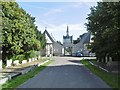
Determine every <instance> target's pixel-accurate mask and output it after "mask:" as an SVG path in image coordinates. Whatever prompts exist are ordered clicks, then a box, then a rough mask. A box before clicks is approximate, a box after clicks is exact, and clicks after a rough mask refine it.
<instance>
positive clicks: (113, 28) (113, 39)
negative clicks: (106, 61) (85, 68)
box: [86, 2, 120, 61]
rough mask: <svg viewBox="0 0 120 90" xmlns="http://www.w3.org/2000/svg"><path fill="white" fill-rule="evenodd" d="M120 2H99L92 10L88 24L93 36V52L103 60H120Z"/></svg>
mask: <svg viewBox="0 0 120 90" xmlns="http://www.w3.org/2000/svg"><path fill="white" fill-rule="evenodd" d="M119 8H120V2H99V3H98V5H97V6H96V7H92V8H91V13H90V14H89V15H88V18H87V19H88V23H87V24H86V26H87V29H88V31H90V32H91V33H92V34H93V36H94V37H93V40H94V42H93V43H92V46H91V48H92V51H93V52H95V53H96V56H97V57H98V58H99V60H101V59H102V58H104V57H106V56H107V57H112V59H113V60H116V61H118V60H120V24H119V21H120V12H119Z"/></svg>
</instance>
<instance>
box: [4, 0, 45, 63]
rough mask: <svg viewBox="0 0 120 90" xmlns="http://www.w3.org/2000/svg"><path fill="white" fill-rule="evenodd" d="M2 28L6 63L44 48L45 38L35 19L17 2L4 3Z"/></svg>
mask: <svg viewBox="0 0 120 90" xmlns="http://www.w3.org/2000/svg"><path fill="white" fill-rule="evenodd" d="M2 27H3V29H2V35H3V37H2V50H3V61H4V62H5V59H6V58H11V57H13V56H14V55H19V54H23V53H24V52H28V51H31V50H40V49H41V48H44V45H45V38H44V36H43V35H42V34H41V32H39V31H38V29H37V27H36V25H35V18H34V17H32V16H31V15H30V14H28V13H26V11H25V10H23V9H22V8H20V7H19V5H18V4H17V3H16V2H2ZM37 32H39V33H37Z"/></svg>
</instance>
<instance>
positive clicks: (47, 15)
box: [18, 2, 97, 42]
mask: <svg viewBox="0 0 120 90" xmlns="http://www.w3.org/2000/svg"><path fill="white" fill-rule="evenodd" d="M18 4H19V5H20V7H22V8H23V9H24V10H25V11H26V12H27V13H29V14H31V15H32V16H34V17H35V18H36V25H37V26H38V29H39V30H40V31H41V32H43V31H44V30H45V27H47V31H48V32H49V33H50V34H52V35H53V37H54V38H55V39H56V40H57V41H61V42H62V40H63V35H66V29H67V25H68V26H69V33H70V35H73V39H77V37H79V35H81V34H83V33H85V32H87V30H86V26H85V25H84V24H85V23H86V22H87V20H86V18H87V17H88V14H89V13H90V7H91V6H96V5H97V2H18Z"/></svg>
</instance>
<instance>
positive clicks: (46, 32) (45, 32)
mask: <svg viewBox="0 0 120 90" xmlns="http://www.w3.org/2000/svg"><path fill="white" fill-rule="evenodd" d="M43 34H44V35H45V34H46V35H47V36H48V37H49V39H50V40H51V41H52V42H55V41H54V40H53V38H52V37H51V35H50V34H49V33H48V31H47V30H45V31H44V32H43Z"/></svg>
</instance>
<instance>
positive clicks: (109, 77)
mask: <svg viewBox="0 0 120 90" xmlns="http://www.w3.org/2000/svg"><path fill="white" fill-rule="evenodd" d="M80 62H81V63H82V64H84V65H85V66H86V67H87V68H88V69H89V70H90V71H91V72H92V73H94V74H96V75H97V76H99V77H100V78H101V79H102V80H103V81H105V82H106V83H107V84H108V85H109V86H111V87H112V88H119V89H120V85H119V84H120V81H119V80H120V74H118V73H111V72H105V71H103V70H102V69H100V68H98V67H96V66H93V65H91V64H90V63H89V61H88V60H81V61H80Z"/></svg>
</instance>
